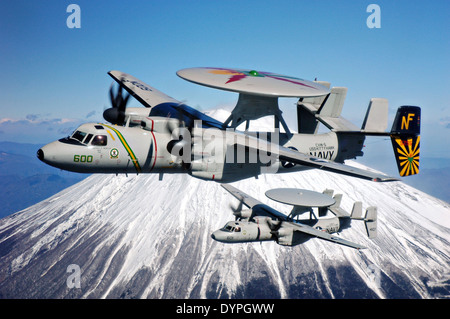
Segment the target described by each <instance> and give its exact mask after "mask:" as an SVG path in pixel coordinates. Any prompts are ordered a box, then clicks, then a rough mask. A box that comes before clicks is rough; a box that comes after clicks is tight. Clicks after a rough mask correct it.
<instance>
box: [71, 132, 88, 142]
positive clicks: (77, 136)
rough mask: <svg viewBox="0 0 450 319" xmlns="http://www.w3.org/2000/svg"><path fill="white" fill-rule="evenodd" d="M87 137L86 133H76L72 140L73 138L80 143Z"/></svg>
mask: <svg viewBox="0 0 450 319" xmlns="http://www.w3.org/2000/svg"><path fill="white" fill-rule="evenodd" d="M85 136H86V133H85V132H81V131H75V133H73V134H72V136H71V138H73V139H75V140H77V141H79V142H83V140H84V137H85Z"/></svg>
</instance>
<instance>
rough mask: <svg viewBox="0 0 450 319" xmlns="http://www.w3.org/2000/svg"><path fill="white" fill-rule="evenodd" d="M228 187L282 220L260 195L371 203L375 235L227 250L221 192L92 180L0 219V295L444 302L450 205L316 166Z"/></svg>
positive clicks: (170, 182) (147, 181)
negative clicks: (218, 234) (317, 195)
mask: <svg viewBox="0 0 450 319" xmlns="http://www.w3.org/2000/svg"><path fill="white" fill-rule="evenodd" d="M209 113H210V114H209V115H211V116H213V117H216V118H218V119H219V120H223V119H225V118H226V117H227V116H228V115H229V112H228V111H225V110H215V111H213V112H209ZM271 126H273V120H271V119H260V120H259V121H258V128H259V129H261V128H262V127H264V128H266V129H268V130H270V128H271ZM348 164H351V165H355V166H360V167H361V166H362V165H360V164H357V163H352V162H349V163H348ZM232 185H234V186H235V187H237V188H239V189H241V190H242V191H244V192H246V193H248V194H249V195H251V196H253V197H255V198H257V199H259V200H261V201H262V202H264V203H266V204H269V205H271V206H272V207H274V208H276V209H279V210H280V211H282V212H285V213H288V212H289V211H290V209H291V207H290V206H287V205H283V204H280V203H277V202H274V201H271V200H269V199H268V198H266V197H265V195H264V193H265V192H266V191H267V190H269V189H272V188H278V187H297V188H305V189H310V190H315V191H319V192H322V191H323V190H324V189H326V188H328V189H333V190H334V191H335V193H342V194H343V199H342V203H341V207H342V208H344V209H346V210H347V211H350V210H351V208H352V206H353V203H354V202H355V201H362V202H363V209H365V208H367V207H368V206H377V207H378V237H377V238H376V239H373V240H370V239H368V238H367V236H366V233H365V228H364V224H363V223H362V222H358V221H354V222H353V223H352V227H351V228H348V229H345V230H344V231H343V232H342V233H341V234H340V236H342V237H343V238H345V239H348V240H350V241H353V242H356V243H361V244H362V245H364V246H366V247H367V249H364V250H360V251H358V250H355V249H352V248H348V247H344V246H340V245H336V244H333V243H330V242H326V241H322V240H319V239H311V240H309V241H307V242H305V243H304V244H302V245H298V246H294V247H284V246H279V245H278V244H276V243H275V242H263V243H246V244H224V243H220V242H216V241H214V240H213V239H212V238H211V237H210V235H211V233H212V232H213V231H214V230H216V229H218V228H220V227H222V226H223V225H224V224H225V223H226V222H227V221H229V220H233V218H234V216H233V215H232V211H231V209H230V205H233V206H234V207H236V206H237V205H238V201H237V200H236V199H235V198H234V197H232V196H231V195H230V194H229V193H228V192H227V191H225V190H224V189H223V188H222V187H221V186H220V184H218V183H216V182H212V181H202V180H199V179H195V178H192V177H190V176H189V175H182V174H179V175H170V174H166V175H164V178H163V180H159V177H158V175H139V176H136V175H135V176H131V175H129V176H128V177H126V176H124V175H121V176H115V175H92V176H90V177H88V178H87V179H85V180H83V181H81V182H79V183H78V184H76V185H74V186H72V187H70V188H67V189H65V190H63V191H62V192H60V193H58V194H56V195H54V196H52V197H50V198H48V199H47V200H45V201H42V202H40V203H38V204H36V205H34V206H31V207H29V208H28V209H25V210H23V211H21V212H19V213H16V214H14V215H11V216H9V217H6V218H3V219H0V298H449V297H450V207H449V204H448V203H446V202H444V201H441V200H438V199H436V198H434V197H432V196H429V195H427V194H425V193H423V192H421V191H419V190H416V189H414V188H412V187H410V186H407V185H406V184H404V183H402V182H390V183H374V182H370V181H365V180H361V179H357V178H352V177H346V176H342V175H337V174H334V173H328V172H324V171H320V170H309V171H304V172H297V173H290V174H280V175H262V176H260V177H259V178H258V179H253V178H251V179H247V180H242V181H239V182H235V183H232Z"/></svg>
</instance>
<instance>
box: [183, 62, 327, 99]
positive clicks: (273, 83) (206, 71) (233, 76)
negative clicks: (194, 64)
mask: <svg viewBox="0 0 450 319" xmlns="http://www.w3.org/2000/svg"><path fill="white" fill-rule="evenodd" d="M177 75H178V76H179V77H181V78H183V79H185V80H187V81H190V82H193V83H196V84H201V85H205V86H208V87H212V88H216V89H221V90H227V91H233V92H238V93H246V94H255V95H265V96H278V97H314V96H322V95H326V94H328V93H329V92H330V91H329V89H328V88H326V87H324V86H323V85H320V84H318V83H315V82H312V81H308V80H303V79H300V78H296V77H292V76H286V75H281V74H276V73H271V72H263V71H259V70H243V69H227V68H207V67H205V68H188V69H182V70H180V71H178V72H177Z"/></svg>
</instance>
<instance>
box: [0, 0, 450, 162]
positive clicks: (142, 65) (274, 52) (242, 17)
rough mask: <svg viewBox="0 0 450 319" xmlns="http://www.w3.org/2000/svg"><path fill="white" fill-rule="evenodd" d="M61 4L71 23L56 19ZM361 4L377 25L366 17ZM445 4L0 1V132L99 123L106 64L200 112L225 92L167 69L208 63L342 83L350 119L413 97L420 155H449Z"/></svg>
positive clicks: (9, 134)
mask: <svg viewBox="0 0 450 319" xmlns="http://www.w3.org/2000/svg"><path fill="white" fill-rule="evenodd" d="M71 3H75V4H78V5H79V6H80V8H81V28H79V29H69V28H68V27H67V25H66V19H67V17H68V16H69V15H70V13H67V12H66V8H67V6H68V5H69V4H71ZM371 3H375V4H378V5H379V7H380V9H381V28H379V29H369V28H368V27H367V25H366V19H367V18H368V16H369V15H370V13H368V12H366V8H367V6H368V5H369V4H371ZM449 12H450V2H449V1H448V0H441V1H401V0H396V1H392V0H390V1H375V0H371V1H355V0H343V1H322V0H320V1H301V0H295V1H284V0H277V1H265V0H257V1H248V0H239V1H206V0H205V1H199V0H197V1H195V0H194V1H170V0H165V1H162V0H159V1H156V0H153V1H138V0H136V1H127V2H125V1H110V0H109V1H98V0H95V1H94V0H89V1H77V0H71V1H62V0H53V1H51V0H40V1H31V0H29V1H20V0H19V1H18V0H14V1H10V0H2V1H1V2H0V15H1V18H0V48H1V49H0V55H1V59H0V66H1V68H0V69H1V73H2V76H0V86H1V90H0V111H1V112H0V141H5V140H7V141H17V142H29V143H47V142H50V141H51V140H54V139H56V138H59V137H62V136H65V135H67V134H69V133H70V131H71V130H73V129H74V128H76V126H77V125H78V124H80V123H82V122H86V121H102V117H101V114H102V112H103V110H104V109H105V108H106V107H108V105H109V100H108V90H109V86H110V85H111V82H112V80H111V78H110V77H109V76H108V75H107V72H108V71H109V70H113V69H116V70H121V71H124V72H126V73H130V74H132V75H134V76H136V77H137V78H139V79H141V80H143V81H144V82H146V83H148V84H150V85H151V86H154V87H156V88H158V89H159V90H161V91H164V92H166V93H167V94H168V95H171V96H173V97H174V98H176V99H179V100H185V101H187V103H188V104H190V105H191V106H193V107H199V108H200V109H202V110H206V109H209V108H215V107H218V106H224V105H233V104H234V103H235V102H236V100H237V96H236V95H235V94H234V93H230V92H222V91H218V90H213V89H210V88H205V87H201V86H196V85H194V84H192V83H189V82H186V81H184V80H182V79H180V78H179V77H177V76H176V74H175V72H176V71H177V70H179V69H182V68H186V67H196V66H217V67H239V68H246V69H257V70H262V71H270V72H276V73H281V74H286V75H291V76H297V77H301V78H304V79H310V80H313V79H314V78H315V77H317V78H318V79H319V80H326V81H330V82H331V83H332V85H334V86H346V87H348V89H349V91H348V94H347V99H346V103H345V107H344V111H343V115H344V116H345V117H347V118H348V119H350V120H351V121H353V122H354V123H355V124H358V125H359V124H361V122H362V120H363V117H364V114H365V111H366V108H367V105H368V103H369V100H370V98H372V97H384V98H387V99H388V100H389V106H390V114H391V117H392V116H393V115H394V113H395V110H396V108H397V107H398V106H400V105H407V104H409V105H418V106H421V107H422V154H427V156H431V157H447V158H450V142H449V140H450V139H448V138H447V137H448V136H449V133H450V105H449V101H450V90H449V87H450V80H449V78H450V77H449V74H450V61H449V60H450V58H449V56H450V54H449V53H450V50H449V48H450V37H449V30H450V22H449V19H448V13H449ZM294 103H295V100H287V101H285V100H283V101H281V105H282V110H283V112H285V114H289V113H291V112H294V109H293V108H292V107H291V106H293V105H294ZM137 105H138V104H137V102H134V103H133V106H137ZM374 144H375V146H374V147H373V148H374V149H375V150H376V149H377V145H379V144H380V143H378V142H374ZM384 144H386V145H387V147H388V148H390V142H386V143H384ZM390 152H392V151H390ZM389 156H392V153H389Z"/></svg>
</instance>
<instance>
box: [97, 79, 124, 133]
mask: <svg viewBox="0 0 450 319" xmlns="http://www.w3.org/2000/svg"><path fill="white" fill-rule="evenodd" d="M122 92H123V88H122V86H120V85H119V88H118V89H117V93H116V94H114V90H113V85H112V84H111V87H110V89H109V97H110V100H111V106H112V107H110V108H109V109H106V110H105V111H104V112H103V118H104V119H105V120H107V121H108V122H110V123H112V124H117V125H123V124H125V109H126V107H127V103H128V99H129V98H130V94H129V93H127V94H126V95H125V96H124V94H123V93H122Z"/></svg>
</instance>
